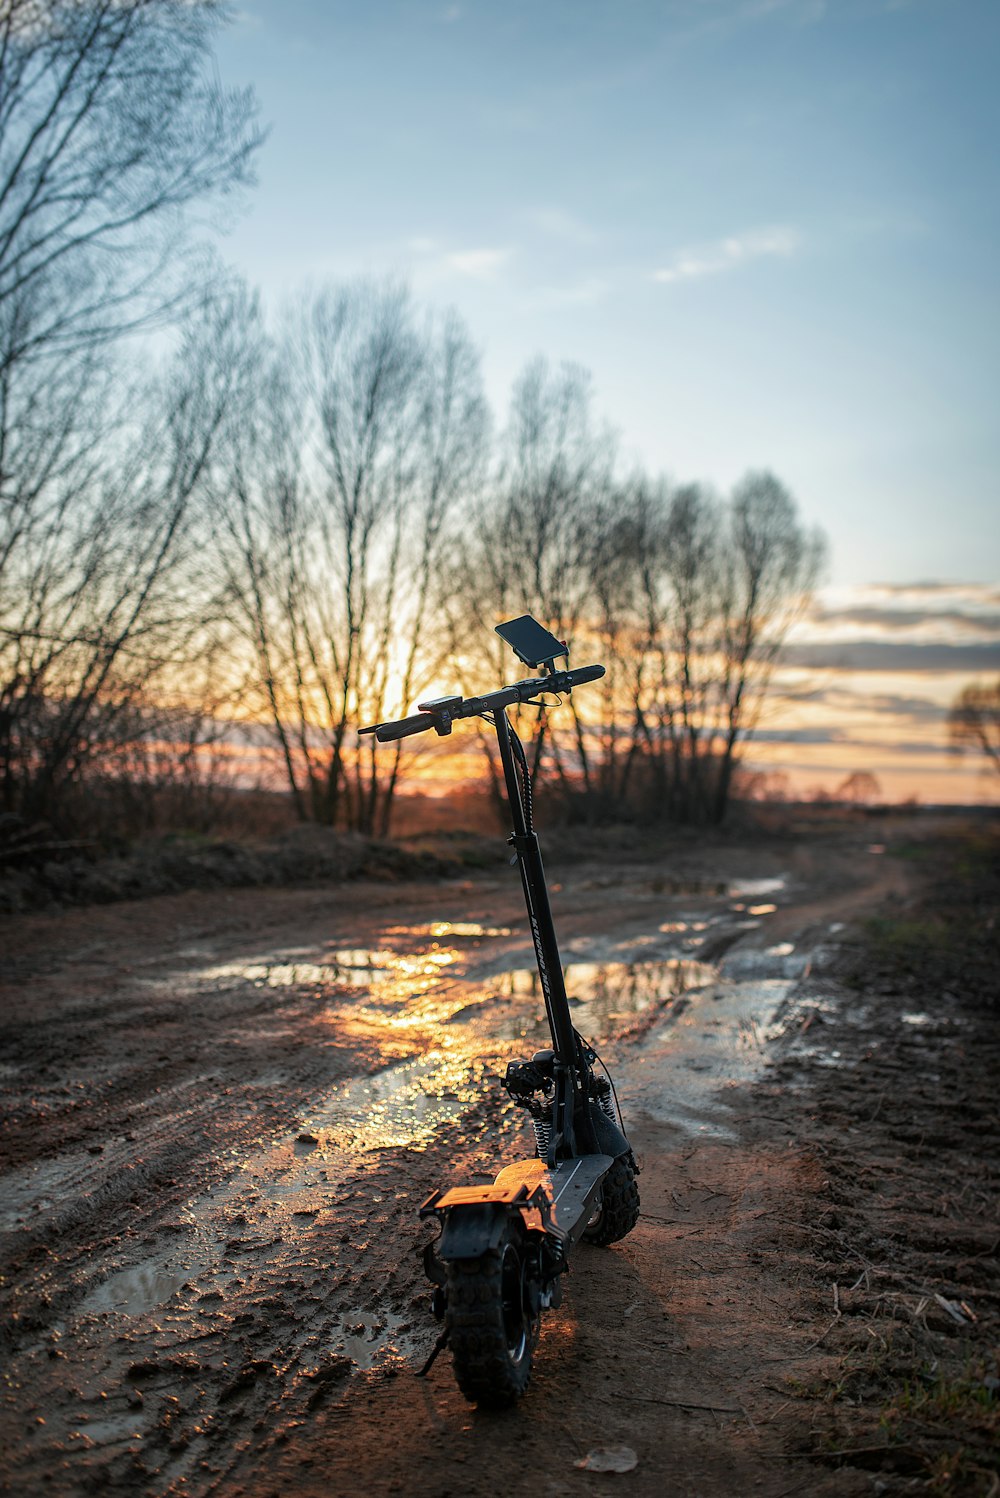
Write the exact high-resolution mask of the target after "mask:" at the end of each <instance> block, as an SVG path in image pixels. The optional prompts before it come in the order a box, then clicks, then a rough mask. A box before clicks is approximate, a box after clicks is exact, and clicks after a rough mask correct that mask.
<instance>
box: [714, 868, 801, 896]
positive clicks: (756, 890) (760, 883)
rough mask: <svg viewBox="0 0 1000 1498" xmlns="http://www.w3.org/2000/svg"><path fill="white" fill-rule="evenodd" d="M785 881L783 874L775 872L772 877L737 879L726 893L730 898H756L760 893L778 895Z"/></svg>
mask: <svg viewBox="0 0 1000 1498" xmlns="http://www.w3.org/2000/svg"><path fill="white" fill-rule="evenodd" d="M787 883H788V878H787V875H785V874H777V875H775V876H774V878H772V879H738V880H737V881H736V883H735V884H731V885H730V886H729V888H728V889H727V891H726V893H727V894H728V896H729V898H730V899H731V900H756V899H759V898H760V896H762V895H780V894H781V892H782V890H783V889H784V888H785V886H786V884H787Z"/></svg>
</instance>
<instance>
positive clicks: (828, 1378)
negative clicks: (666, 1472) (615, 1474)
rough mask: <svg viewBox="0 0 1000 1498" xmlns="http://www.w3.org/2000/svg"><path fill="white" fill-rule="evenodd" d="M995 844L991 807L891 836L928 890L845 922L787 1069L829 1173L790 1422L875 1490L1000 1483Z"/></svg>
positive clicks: (959, 1489)
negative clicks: (810, 1350) (801, 1371)
mask: <svg viewBox="0 0 1000 1498" xmlns="http://www.w3.org/2000/svg"><path fill="white" fill-rule="evenodd" d="M998 852H1000V846H998V838H997V835H996V829H995V828H992V829H990V828H989V827H987V828H985V829H984V828H983V827H982V825H980V826H979V827H978V828H974V829H972V828H965V829H960V828H954V829H951V830H949V831H947V832H944V833H943V832H941V831H940V830H938V832H936V833H935V834H934V835H933V836H929V837H926V838H924V839H922V840H921V841H919V842H911V843H903V844H901V845H900V846H899V847H892V846H890V847H889V848H887V856H895V857H899V858H904V859H907V860H909V861H910V862H911V865H912V866H913V868H914V869H915V870H916V871H917V874H918V878H917V894H916V896H915V897H914V898H913V900H912V901H910V902H908V903H907V905H906V907H905V908H898V909H894V910H890V911H881V912H876V913H875V914H873V915H872V916H871V917H870V918H869V919H868V920H867V921H865V922H864V923H863V924H862V925H861V926H860V927H859V928H858V929H856V930H855V931H853V932H851V933H845V938H846V939H843V940H842V944H841V947H840V951H839V954H838V956H837V958H836V959H835V962H834V964H833V967H832V968H831V969H827V970H824V971H819V972H817V973H815V974H814V975H813V976H812V977H811V978H810V979H808V980H807V988H806V996H807V999H808V996H809V994H810V992H811V994H812V996H813V997H814V998H815V1000H816V1004H817V1008H816V1012H815V1016H814V1017H815V1018H816V1020H817V1021H818V1023H817V1024H814V1025H811V1026H810V1034H809V1037H808V1042H807V1040H806V1038H805V1037H802V1038H801V1040H800V1041H799V1042H798V1043H793V1044H792V1046H791V1048H790V1051H789V1053H788V1054H787V1055H786V1057H785V1059H784V1060H783V1061H782V1062H781V1063H780V1064H779V1067H778V1068H777V1069H776V1070H777V1073H778V1075H779V1078H780V1082H781V1084H782V1086H783V1088H784V1089H786V1093H785V1097H786V1103H787V1104H788V1105H789V1122H790V1125H791V1128H792V1130H793V1132H794V1133H795V1134H796V1137H797V1138H798V1140H799V1141H800V1142H801V1143H803V1144H805V1145H806V1147H807V1148H809V1149H810V1150H811V1151H812V1153H813V1155H814V1157H815V1158H816V1160H817V1161H818V1162H819V1163H820V1164H821V1167H822V1171H823V1174H824V1176H825V1177H826V1183H825V1185H826V1191H825V1196H826V1210H825V1211H824V1212H823V1213H822V1215H821V1216H820V1217H819V1218H818V1219H816V1218H813V1219H812V1221H811V1222H810V1224H809V1226H808V1232H809V1234H810V1241H811V1243H812V1248H811V1250H810V1253H809V1255H808V1260H809V1262H808V1264H807V1265H806V1266H805V1267H804V1269H803V1272H802V1282H803V1290H804V1293H805V1294H806V1295H807V1297H808V1298H809V1299H811V1300H812V1302H813V1309H814V1312H815V1314H816V1317H817V1320H818V1319H819V1317H820V1316H821V1315H822V1316H823V1317H824V1318H825V1319H826V1321H827V1322H828V1324H827V1325H826V1327H825V1329H824V1330H823V1332H822V1335H821V1337H820V1341H819V1345H820V1353H821V1358H820V1361H819V1362H818V1363H817V1365H816V1370H815V1376H810V1377H808V1378H807V1379H802V1380H801V1381H800V1382H799V1383H798V1384H797V1385H790V1386H789V1391H788V1392H789V1396H790V1403H791V1408H792V1410H793V1411H794V1412H795V1416H796V1424H795V1425H794V1426H793V1427H790V1430H789V1435H788V1441H789V1444H790V1445H791V1446H792V1447H793V1448H794V1449H796V1450H799V1451H803V1452H808V1453H809V1454H810V1455H811V1456H812V1458H813V1459H814V1460H816V1461H818V1462H820V1463H822V1464H823V1465H827V1466H832V1467H834V1468H839V1469H841V1470H843V1471H844V1473H845V1478H846V1474H847V1470H853V1471H854V1472H855V1473H858V1471H859V1469H860V1470H861V1471H862V1472H868V1473H870V1474H871V1477H872V1482H873V1491H874V1492H878V1493H930V1494H935V1495H946V1494H947V1495H951V1494H970V1495H976V1498H997V1494H1000V1257H998V1253H1000V1212H998V1201H1000V1189H998V1188H1000V1116H998V1109H997V1078H998V1076H1000V995H998V978H997V974H998V971H1000V950H998V935H1000V933H998V928H997V915H998V895H1000V871H998ZM817 1032H819V1038H818V1039H817V1038H816V1033H817ZM796 1427H797V1428H796Z"/></svg>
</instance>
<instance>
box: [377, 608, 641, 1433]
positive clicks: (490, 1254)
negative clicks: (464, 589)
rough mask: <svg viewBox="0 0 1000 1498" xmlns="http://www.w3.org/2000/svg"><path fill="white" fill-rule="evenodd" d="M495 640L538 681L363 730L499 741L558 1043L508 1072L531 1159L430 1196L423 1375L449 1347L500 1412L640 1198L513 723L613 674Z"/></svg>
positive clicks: (539, 637) (521, 639) (560, 651)
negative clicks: (473, 735) (556, 1315)
mask: <svg viewBox="0 0 1000 1498" xmlns="http://www.w3.org/2000/svg"><path fill="white" fill-rule="evenodd" d="M497 633H498V634H499V635H500V636H501V637H502V638H503V639H504V640H505V641H506V642H507V643H508V644H509V645H510V646H511V647H512V649H513V651H514V654H515V655H516V656H517V658H518V659H519V660H520V661H521V662H522V663H523V664H524V665H526V666H528V667H529V669H531V670H533V671H539V670H540V671H541V672H542V673H543V674H542V675H541V676H533V677H529V678H527V679H526V680H524V681H516V682H513V683H512V684H511V685H509V686H505V687H500V688H499V689H498V690H497V691H494V692H487V693H486V694H485V695H484V696H481V697H466V698H463V697H460V696H452V697H438V698H434V699H433V700H432V701H429V702H421V703H419V704H418V707H419V711H418V712H417V713H415V714H414V715H412V716H411V717H408V718H402V719H399V720H398V721H396V722H388V723H379V724H377V725H375V726H374V727H372V728H365V729H362V730H361V732H362V733H374V735H375V737H376V739H378V740H379V741H380V742H381V743H387V742H390V741H391V740H394V739H401V738H405V737H407V736H408V735H410V734H416V733H425V732H428V731H430V730H431V729H433V731H434V732H435V733H438V734H450V733H451V731H452V725H453V724H454V723H455V722H457V721H458V720H459V719H461V718H472V717H481V718H484V719H486V721H487V722H489V723H491V724H492V726H493V727H494V729H495V730H496V736H497V745H498V747H499V751H500V761H501V764H502V766H503V773H504V783H505V786H506V790H507V798H508V801H509V803H510V809H511V815H512V820H513V824H514V830H513V832H512V833H511V835H510V837H509V838H508V842H509V843H510V845H511V846H512V847H513V849H514V854H515V856H516V860H517V863H518V865H519V868H520V871H521V883H522V886H523V889H524V900H525V905H526V907H527V912H528V921H529V924H530V927H531V936H532V941H533V943H534V948H535V960H536V962H537V964H538V976H539V979H540V981H541V988H542V994H543V996H544V1000H545V1013H546V1016H547V1019H548V1023H549V1030H550V1033H551V1036H552V1045H551V1047H550V1048H547V1049H545V1050H539V1051H536V1052H535V1054H534V1055H533V1056H532V1057H531V1058H530V1060H523V1061H511V1062H510V1063H509V1064H508V1066H507V1070H506V1074H505V1076H504V1079H503V1083H502V1085H503V1087H504V1089H505V1090H506V1092H507V1093H508V1094H509V1096H510V1097H511V1098H512V1099H513V1101H514V1102H515V1103H517V1104H518V1105H519V1106H520V1107H522V1108H524V1110H525V1112H526V1113H527V1115H528V1117H529V1119H530V1121H531V1124H532V1127H533V1131H534V1136H535V1157H534V1158H533V1159H528V1160H518V1161H515V1162H514V1163H513V1164H512V1165H507V1166H505V1168H504V1169H503V1170H501V1172H500V1174H499V1175H498V1176H497V1178H496V1180H495V1181H494V1182H493V1184H492V1186H452V1187H450V1188H449V1189H447V1190H444V1191H435V1192H433V1193H432V1195H431V1196H429V1197H428V1198H427V1200H426V1201H425V1202H424V1204H423V1205H422V1207H421V1208H420V1216H421V1217H422V1218H428V1217H435V1218H437V1220H438V1222H439V1223H440V1225H441V1233H440V1237H439V1238H438V1239H436V1240H435V1241H434V1242H433V1243H431V1244H429V1245H428V1246H427V1248H426V1250H425V1253H424V1268H425V1270H426V1273H427V1276H428V1278H429V1279H430V1280H431V1282H432V1284H433V1287H434V1288H433V1292H432V1297H431V1305H432V1309H433V1311H434V1314H435V1316H436V1317H437V1319H438V1320H439V1321H443V1323H444V1329H443V1332H442V1334H441V1336H440V1337H439V1338H438V1341H437V1345H436V1346H435V1348H434V1351H433V1352H432V1353H431V1356H430V1358H429V1359H428V1360H427V1363H426V1364H425V1366H424V1368H423V1369H422V1370H421V1371H422V1372H423V1373H427V1372H428V1371H429V1369H430V1366H431V1364H432V1363H433V1361H434V1359H435V1357H436V1356H437V1354H438V1353H439V1352H440V1351H441V1350H442V1348H443V1347H445V1346H446V1345H450V1348H451V1353H452V1358H453V1361H454V1369H455V1377H456V1379H457V1381H458V1385H459V1388H460V1389H461V1391H462V1393H463V1394H464V1395H465V1397H466V1398H467V1399H468V1400H469V1401H470V1402H471V1403H475V1404H480V1405H485V1406H489V1407H493V1408H502V1407H505V1406H508V1405H511V1404H513V1403H514V1402H515V1401H516V1400H517V1399H519V1398H520V1396H521V1395H522V1394H523V1393H524V1391H525V1389H526V1388H527V1387H528V1382H529V1380H530V1378H531V1368H532V1358H533V1356H534V1352H535V1347H536V1345H537V1343H538V1338H539V1333H540V1330H541V1316H542V1312H543V1311H545V1310H548V1309H549V1308H552V1307H556V1306H558V1305H559V1304H560V1301H561V1298H562V1276H563V1275H564V1274H565V1273H566V1271H567V1269H568V1268H569V1256H570V1253H571V1251H572V1249H573V1248H574V1246H575V1245H576V1244H577V1243H578V1242H579V1241H580V1239H581V1238H582V1239H585V1240H586V1241H588V1242H590V1243H595V1244H601V1245H606V1244H610V1243H615V1242H617V1241H618V1240H619V1239H621V1238H624V1237H625V1235H626V1234H627V1233H629V1232H631V1230H632V1228H633V1227H634V1226H635V1224H636V1222H637V1221H638V1218H639V1191H638V1186H637V1184H636V1175H637V1173H638V1171H637V1167H636V1163H635V1159H634V1157H633V1154H632V1150H631V1147H630V1145H629V1142H628V1139H627V1138H626V1136H625V1132H624V1129H623V1127H622V1118H621V1111H620V1109H619V1106H618V1098H617V1094H616V1093H615V1090H614V1085H613V1083H612V1081H611V1078H610V1077H609V1076H608V1074H607V1071H606V1070H605V1068H604V1066H603V1064H602V1063H601V1062H600V1060H599V1058H598V1056H597V1053H596V1051H595V1050H594V1048H593V1047H592V1046H591V1045H590V1044H589V1043H588V1042H587V1041H586V1040H585V1039H584V1038H583V1037H582V1036H581V1035H580V1034H579V1033H578V1031H577V1030H576V1029H575V1028H574V1025H573V1022H572V1018H571V1016H570V1008H569V1002H568V999H567V996H566V986H565V983H564V980H563V970H562V966H561V963H560V960H559V949H558V946H557V943H556V935H555V929H554V926H553V923H552V912H551V908H550V905H549V897H548V890H547V889H546V885H545V874H544V871H543V868H542V858H541V853H540V851H539V845H538V838H537V836H536V834H535V830H534V826H533V818H532V794H531V776H530V773H529V770H528V763H527V758H526V756H525V753H524V748H523V746H522V744H521V741H520V740H519V738H518V736H517V734H516V732H515V731H514V729H513V727H512V726H511V723H510V721H509V719H508V716H507V710H508V708H510V707H513V706H515V705H516V704H518V703H527V704H529V705H534V706H538V705H540V704H539V702H538V696H539V693H542V694H544V695H545V696H549V695H550V694H553V693H556V694H558V693H565V692H571V691H572V690H573V688H574V687H577V686H581V685H583V684H584V683H585V682H590V681H597V680H598V679H599V678H600V677H602V676H603V675H604V667H603V666H583V667H580V668H578V669H577V670H574V671H571V670H568V669H566V670H556V664H555V663H556V661H557V659H559V658H560V657H564V656H565V657H567V658H568V655H569V651H568V648H567V646H566V644H565V643H564V642H563V641H560V640H557V639H556V637H555V635H553V634H551V633H550V632H549V631H548V630H547V629H545V628H544V627H543V626H542V625H541V624H539V623H538V621H537V620H535V619H533V618H532V617H531V615H530V614H523V615H522V616H521V617H520V618H518V619H511V620H508V621H507V622H506V623H504V624H499V625H497ZM512 861H513V860H512Z"/></svg>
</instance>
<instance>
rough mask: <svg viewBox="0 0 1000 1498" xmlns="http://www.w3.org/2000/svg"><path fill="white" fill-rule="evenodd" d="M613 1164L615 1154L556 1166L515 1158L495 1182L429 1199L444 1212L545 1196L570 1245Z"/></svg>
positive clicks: (555, 1226) (554, 1227)
mask: <svg viewBox="0 0 1000 1498" xmlns="http://www.w3.org/2000/svg"><path fill="white" fill-rule="evenodd" d="M613 1164H614V1160H613V1159H612V1157H611V1155H578V1156H577V1157H576V1158H575V1159H573V1160H560V1161H559V1164H558V1165H556V1166H555V1167H554V1169H550V1168H549V1167H548V1166H547V1165H546V1164H545V1161H544V1160H515V1161H514V1163H513V1164H512V1165H507V1166H505V1167H504V1169H503V1170H501V1172H500V1174H499V1175H498V1176H497V1178H496V1180H495V1181H494V1182H493V1185H492V1186H453V1187H452V1188H451V1190H450V1191H446V1192H445V1193H444V1194H443V1195H442V1196H436V1199H435V1197H432V1198H430V1200H429V1201H428V1202H427V1203H426V1204H425V1205H426V1206H427V1207H431V1208H432V1210H434V1211H435V1212H441V1211H446V1210H448V1209H449V1208H451V1207H465V1206H478V1205H485V1204H486V1203H488V1202H492V1203H495V1204H497V1205H511V1206H517V1205H520V1203H522V1202H523V1203H524V1204H525V1206H526V1207H527V1206H528V1205H529V1203H530V1204H531V1206H534V1204H535V1203H540V1202H541V1201H543V1202H544V1203H545V1206H546V1207H547V1211H545V1212H544V1217H545V1218H546V1219H547V1221H546V1223H545V1226H546V1228H547V1230H548V1231H549V1232H551V1233H554V1234H555V1236H556V1237H557V1238H560V1239H562V1240H563V1242H564V1243H565V1244H566V1245H567V1247H569V1246H570V1245H572V1244H574V1243H575V1242H576V1241H577V1239H578V1238H579V1237H580V1236H581V1234H582V1233H583V1230H584V1228H585V1227H586V1226H587V1222H588V1220H589V1217H590V1213H591V1210H592V1209H593V1206H594V1202H595V1201H596V1199H597V1193H598V1191H599V1189H600V1185H601V1181H602V1180H603V1179H604V1176H605V1175H606V1174H607V1172H608V1171H609V1170H610V1169H611V1166H612V1165H613ZM529 1209H530V1208H529ZM538 1225H539V1226H541V1223H539V1224H538Z"/></svg>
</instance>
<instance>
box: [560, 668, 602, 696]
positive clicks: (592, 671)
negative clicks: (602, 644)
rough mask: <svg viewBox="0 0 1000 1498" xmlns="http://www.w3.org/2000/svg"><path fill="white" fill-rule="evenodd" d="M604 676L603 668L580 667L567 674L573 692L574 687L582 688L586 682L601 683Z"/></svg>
mask: <svg viewBox="0 0 1000 1498" xmlns="http://www.w3.org/2000/svg"><path fill="white" fill-rule="evenodd" d="M603 675H604V667H603V666H578V667H577V669H576V670H575V671H567V672H566V680H567V683H568V686H569V689H570V690H571V691H572V689H573V687H582V686H583V684H584V682H585V681H599V680H600V678H601V677H602V676H603Z"/></svg>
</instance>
